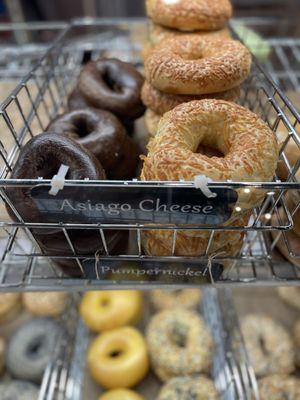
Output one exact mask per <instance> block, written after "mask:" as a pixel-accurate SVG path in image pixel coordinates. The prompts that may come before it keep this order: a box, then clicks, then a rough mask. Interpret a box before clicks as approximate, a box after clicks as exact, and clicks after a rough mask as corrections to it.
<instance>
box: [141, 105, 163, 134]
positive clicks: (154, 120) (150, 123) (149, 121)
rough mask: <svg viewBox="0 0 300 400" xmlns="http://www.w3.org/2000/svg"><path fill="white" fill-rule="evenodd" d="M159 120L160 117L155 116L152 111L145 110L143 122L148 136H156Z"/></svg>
mask: <svg viewBox="0 0 300 400" xmlns="http://www.w3.org/2000/svg"><path fill="white" fill-rule="evenodd" d="M160 119H161V115H159V114H156V113H155V112H154V111H152V110H150V108H147V110H146V112H145V116H144V122H145V126H146V129H147V132H148V133H149V135H150V136H155V135H156V132H157V128H158V124H159V121H160Z"/></svg>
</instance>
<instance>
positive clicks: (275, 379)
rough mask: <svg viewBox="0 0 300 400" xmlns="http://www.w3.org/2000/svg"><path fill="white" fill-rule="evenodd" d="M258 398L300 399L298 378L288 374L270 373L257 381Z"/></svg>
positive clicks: (275, 399)
mask: <svg viewBox="0 0 300 400" xmlns="http://www.w3.org/2000/svg"><path fill="white" fill-rule="evenodd" d="M258 387H259V395H260V397H259V398H260V400H283V399H289V400H298V399H300V379H299V378H296V377H294V376H288V375H279V374H278V375H271V376H267V377H266V378H263V379H261V380H260V381H259V383H258Z"/></svg>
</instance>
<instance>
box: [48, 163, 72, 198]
mask: <svg viewBox="0 0 300 400" xmlns="http://www.w3.org/2000/svg"><path fill="white" fill-rule="evenodd" d="M69 168H70V167H68V166H67V165H64V164H61V166H60V167H59V170H58V173H57V174H56V175H54V176H53V178H52V180H51V189H50V190H49V194H50V195H51V196H56V195H57V193H58V192H59V191H60V190H62V189H63V188H64V186H65V178H66V176H67V173H68V170H69Z"/></svg>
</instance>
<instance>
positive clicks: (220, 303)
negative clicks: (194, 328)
mask: <svg viewBox="0 0 300 400" xmlns="http://www.w3.org/2000/svg"><path fill="white" fill-rule="evenodd" d="M201 313H202V314H203V317H204V319H205V321H206V323H207V325H208V327H209V329H210V331H211V333H212V335H213V340H214V344H215V349H214V358H213V370H212V376H213V379H214V381H215V384H216V387H217V389H218V391H219V393H220V399H222V400H250V399H251V400H254V399H255V400H259V395H258V389H257V382H256V378H255V375H254V372H253V369H252V367H251V365H250V363H249V361H248V356H247V354H246V351H245V347H244V343H243V339H242V336H241V333H240V329H239V325H238V319H237V316H236V314H235V311H234V306H233V302H232V298H231V292H230V291H228V290H224V289H222V290H215V289H211V288H210V289H208V288H206V289H204V290H203V298H202V305H201ZM89 341H90V333H89V331H88V329H87V328H86V327H85V325H84V324H83V322H82V321H81V319H79V320H78V323H77V328H76V337H75V340H74V342H73V351H72V353H71V352H69V353H67V355H68V356H67V357H64V358H62V357H58V358H57V361H56V365H63V367H61V368H60V371H64V373H63V374H62V372H60V373H58V372H57V368H56V369H55V368H54V369H53V370H50V369H49V373H48V375H47V379H45V385H44V386H45V387H46V383H47V390H44V391H43V392H41V393H43V395H41V396H40V399H39V400H81V399H82V393H83V390H82V389H83V386H84V376H85V368H86V365H85V360H86V351H87V348H88V344H89ZM67 371H68V372H67ZM61 375H63V379H62V378H61ZM66 376H67V379H65V377H66ZM55 388H56V389H55Z"/></svg>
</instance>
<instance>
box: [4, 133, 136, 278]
mask: <svg viewBox="0 0 300 400" xmlns="http://www.w3.org/2000/svg"><path fill="white" fill-rule="evenodd" d="M61 164H65V165H68V166H69V171H68V174H67V176H66V178H67V179H70V180H82V179H85V178H89V179H93V180H104V179H106V175H105V171H104V169H103V168H102V166H101V164H100V163H99V162H98V160H97V159H96V158H95V157H94V156H93V154H91V153H90V152H89V151H88V150H86V149H84V148H83V147H82V146H81V145H79V144H78V143H76V142H75V141H73V140H72V139H70V138H68V137H66V136H63V135H56V134H54V133H43V134H41V135H39V136H36V137H34V138H33V139H31V140H30V141H29V142H28V143H27V144H26V145H25V146H24V147H23V149H22V150H21V153H20V156H19V158H18V160H17V163H16V165H15V167H14V169H13V171H12V174H11V178H12V179H36V178H38V177H43V178H45V179H51V178H52V177H53V176H54V175H55V174H56V173H57V171H58V169H59V167H60V165H61ZM6 192H7V195H8V197H9V198H10V200H11V201H12V203H13V204H14V206H15V208H16V209H17V211H18V213H19V214H20V216H21V217H22V219H23V220H24V221H25V222H31V223H43V222H50V221H49V220H45V215H43V214H42V213H40V211H39V209H38V207H37V205H36V203H35V202H34V200H33V199H32V197H31V188H24V187H17V188H15V187H14V188H8V189H7V190H6ZM7 210H8V213H9V215H10V216H11V218H12V219H13V220H17V218H16V216H15V214H14V213H13V211H12V210H11V209H10V208H7ZM31 233H32V235H33V237H34V238H35V240H36V241H37V243H38V244H39V246H40V248H41V250H42V252H43V254H45V255H47V256H62V257H71V256H73V251H72V249H71V247H70V245H69V243H68V240H67V238H66V236H65V235H64V232H63V231H62V229H59V228H53V229H42V228H41V229H38V228H34V229H31ZM67 233H68V235H69V237H70V239H71V242H72V244H73V246H74V249H75V251H77V253H78V255H79V256H85V255H91V254H95V252H96V251H98V254H99V255H101V254H104V253H105V249H104V247H103V244H102V242H101V238H100V235H99V232H98V230H96V231H94V230H89V229H82V230H81V229H68V231H67ZM125 235H126V236H127V235H128V233H127V232H125V233H124V232H121V231H106V234H105V237H106V241H107V244H108V249H109V251H112V250H113V249H114V248H116V247H117V245H118V241H120V242H122V243H124V242H125V243H127V242H126V240H125ZM110 246H112V247H110ZM54 261H55V262H56V263H57V264H58V265H59V266H60V267H61V269H62V270H63V271H64V272H65V273H66V274H68V275H71V276H81V272H80V269H79V266H78V264H77V262H76V260H75V259H69V260H64V259H60V260H57V259H54Z"/></svg>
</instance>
